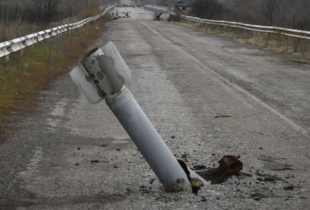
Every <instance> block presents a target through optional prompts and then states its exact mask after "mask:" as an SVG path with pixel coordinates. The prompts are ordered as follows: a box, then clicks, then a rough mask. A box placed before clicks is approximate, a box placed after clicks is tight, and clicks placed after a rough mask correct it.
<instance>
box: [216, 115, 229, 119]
mask: <svg viewBox="0 0 310 210" xmlns="http://www.w3.org/2000/svg"><path fill="white" fill-rule="evenodd" d="M221 117H232V116H231V115H216V116H214V118H221Z"/></svg>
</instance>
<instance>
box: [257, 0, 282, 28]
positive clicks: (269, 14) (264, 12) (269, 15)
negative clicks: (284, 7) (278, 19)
mask: <svg viewBox="0 0 310 210" xmlns="http://www.w3.org/2000/svg"><path fill="white" fill-rule="evenodd" d="M280 6H281V0H263V1H262V2H261V5H260V7H259V8H260V13H261V17H262V19H263V20H264V21H265V22H266V23H267V24H268V25H270V26H272V25H273V23H274V18H275V16H276V15H277V14H278V13H279V11H280Z"/></svg>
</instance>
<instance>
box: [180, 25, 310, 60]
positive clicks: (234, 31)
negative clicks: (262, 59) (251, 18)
mask: <svg viewBox="0 0 310 210" xmlns="http://www.w3.org/2000/svg"><path fill="white" fill-rule="evenodd" d="M177 23H178V24H181V25H185V26H187V27H191V28H194V29H197V30H202V31H205V32H208V33H214V34H218V35H220V36H223V37H229V38H233V39H234V40H236V41H238V42H240V43H246V44H252V45H255V46H258V47H260V48H262V49H264V50H271V51H274V52H276V53H286V54H290V55H293V56H296V57H298V58H302V59H307V60H310V40H306V39H299V38H293V37H287V36H284V35H278V34H268V33H257V32H253V31H248V30H243V29H238V28H230V27H225V28H224V27H223V26H217V25H205V24H198V23H193V22H188V21H186V20H182V21H181V22H177Z"/></svg>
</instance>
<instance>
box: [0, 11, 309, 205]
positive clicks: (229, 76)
mask: <svg viewBox="0 0 310 210" xmlns="http://www.w3.org/2000/svg"><path fill="white" fill-rule="evenodd" d="M118 10H119V11H120V12H122V11H127V10H130V11H131V17H132V18H131V19H119V20H115V21H110V22H109V23H108V24H107V28H106V32H104V33H103V34H102V37H101V39H100V40H98V41H97V42H96V43H94V46H102V45H104V44H105V43H107V42H108V41H112V42H113V43H114V44H115V46H116V47H117V48H118V49H119V51H120V53H121V55H122V56H123V58H124V60H125V61H126V63H127V64H128V66H129V67H130V69H131V71H132V75H133V77H132V82H131V84H130V85H129V89H130V90H131V92H132V93H133V95H134V96H135V98H136V99H137V101H138V103H139V104H140V106H141V107H142V108H143V110H144V111H145V113H146V114H147V116H148V117H149V119H150V120H151V122H152V123H153V124H154V126H155V128H156V129H157V130H158V132H159V133H160V135H161V136H162V138H163V139H164V141H165V142H166V143H167V145H168V147H169V148H170V149H171V151H172V152H173V153H174V154H175V156H176V157H177V158H183V159H184V158H186V159H187V161H188V162H187V164H188V166H189V167H191V168H193V167H194V166H197V165H205V166H206V167H207V169H212V168H215V167H217V165H218V163H217V161H218V160H219V159H220V158H221V157H222V156H223V155H229V154H232V155H238V154H240V155H241V161H242V162H243V163H244V169H243V172H244V173H246V174H247V176H239V177H232V178H230V179H228V180H227V181H226V182H224V183H222V184H219V185H211V186H207V187H204V188H202V189H201V190H200V191H199V192H198V195H197V196H196V195H194V194H191V193H188V192H182V193H167V192H165V191H164V188H163V187H162V185H161V184H160V183H159V182H158V179H157V178H156V176H155V174H154V173H153V172H152V170H151V169H150V167H149V166H148V164H147V163H146V162H145V161H144V159H143V157H142V156H141V155H140V153H139V151H137V149H136V147H135V145H134V144H133V143H132V141H131V140H130V139H129V137H128V135H127V134H126V133H125V131H124V130H123V129H122V127H121V126H120V124H119V122H118V121H117V120H116V118H115V117H114V116H113V114H112V113H111V111H110V110H109V109H108V107H107V106H106V105H105V104H104V103H100V104H97V105H90V104H88V103H87V102H86V100H85V99H84V97H83V96H82V95H81V93H79V92H78V90H77V88H76V87H75V85H74V83H73V82H72V81H71V79H70V77H69V74H65V75H64V76H63V77H61V78H59V79H58V80H57V81H55V83H54V84H53V87H52V88H51V89H49V90H45V91H41V98H42V100H43V102H42V104H41V106H40V107H38V109H37V111H36V112H35V113H34V114H33V115H31V116H29V117H28V118H26V119H21V121H20V123H18V124H17V127H18V128H19V129H18V132H16V133H14V134H12V135H11V136H10V138H9V140H8V141H7V142H6V143H4V144H2V145H1V146H0V166H1V169H0V189H1V190H0V209H5V210H11V209H17V210H23V209H30V210H44V209H52V210H56V209H57V210H58V209H59V210H60V209H61V210H62V209H236V210H245V209H253V210H254V209H307V208H308V206H309V203H310V202H309V198H310V196H309V195H310V193H309V189H310V184H309V168H310V167H309V158H310V156H309V155H310V154H309V146H310V143H309V139H310V138H309V130H310V119H309V111H310V106H309V104H310V103H309V102H310V83H309V81H310V71H309V64H307V63H300V62H297V61H296V60H295V59H294V58H292V57H289V56H285V55H277V54H273V53H271V52H268V51H262V50H259V49H257V48H254V47H251V46H249V45H244V44H238V43H235V42H234V41H232V40H230V39H226V38H220V37H217V36H215V35H210V34H206V33H204V32H200V31H195V30H193V29H190V28H186V27H184V26H180V25H174V24H170V23H167V22H156V21H151V19H152V15H153V14H152V13H151V12H149V11H147V10H143V9H138V8H137V9H135V8H119V9H118ZM223 115H229V116H231V117H221V116H223Z"/></svg>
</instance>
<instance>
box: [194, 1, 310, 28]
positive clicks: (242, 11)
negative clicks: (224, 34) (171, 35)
mask: <svg viewBox="0 0 310 210" xmlns="http://www.w3.org/2000/svg"><path fill="white" fill-rule="evenodd" d="M309 8H310V1H309V0H294V1H292V0H255V1H253V0H229V1H224V0H194V1H193V3H192V11H191V15H192V16H196V17H199V18H206V19H216V20H226V21H235V22H242V23H249V24H256V25H266V26H278V27H284V28H292V29H299V30H310V10H309Z"/></svg>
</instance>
